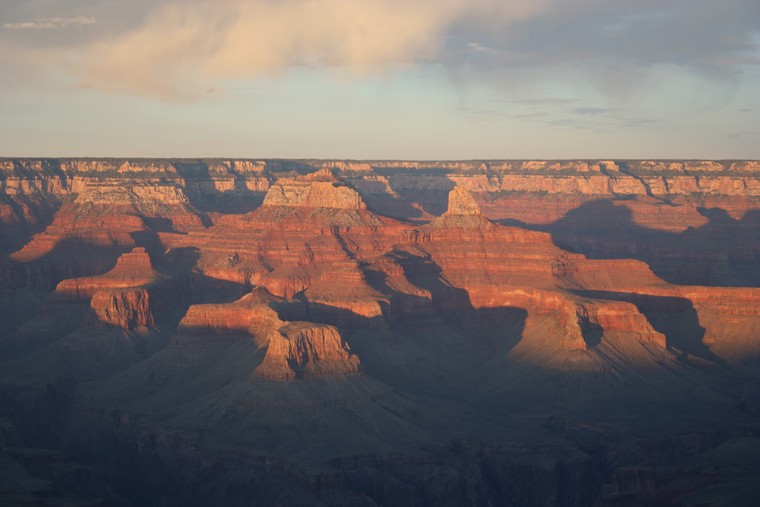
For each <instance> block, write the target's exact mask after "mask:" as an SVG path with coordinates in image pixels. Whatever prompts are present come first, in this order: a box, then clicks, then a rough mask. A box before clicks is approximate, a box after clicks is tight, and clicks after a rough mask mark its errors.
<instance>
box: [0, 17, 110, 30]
mask: <svg viewBox="0 0 760 507" xmlns="http://www.w3.org/2000/svg"><path fill="white" fill-rule="evenodd" d="M96 23H97V20H96V19H95V18H93V17H85V16H77V17H74V18H37V19H33V20H30V21H20V22H16V23H3V25H2V27H3V28H4V29H6V30H52V29H55V28H67V27H70V26H86V25H94V24H96Z"/></svg>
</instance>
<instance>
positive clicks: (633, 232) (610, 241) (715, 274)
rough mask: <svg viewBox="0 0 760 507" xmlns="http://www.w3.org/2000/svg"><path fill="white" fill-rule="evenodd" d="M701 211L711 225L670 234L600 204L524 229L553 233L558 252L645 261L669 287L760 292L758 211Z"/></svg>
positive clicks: (612, 206)
mask: <svg viewBox="0 0 760 507" xmlns="http://www.w3.org/2000/svg"><path fill="white" fill-rule="evenodd" d="M699 212H700V213H701V214H702V215H703V216H705V217H706V218H707V219H708V220H709V221H708V223H706V224H705V225H703V226H701V227H697V228H689V229H687V230H686V231H684V232H682V233H671V232H666V231H659V230H655V229H649V228H646V227H642V226H640V225H638V224H637V223H636V222H635V220H634V218H633V214H632V212H631V210H629V209H628V208H627V207H625V206H616V205H615V204H613V201H610V200H600V201H592V202H588V203H586V204H583V205H582V206H580V207H578V208H576V209H575V210H573V211H571V212H569V213H568V214H567V215H566V216H565V217H563V218H562V219H560V220H558V221H556V222H554V223H552V224H550V225H548V226H545V227H535V226H525V225H524V224H523V225H522V226H523V227H527V228H530V229H534V230H543V231H546V232H549V233H551V234H552V237H553V239H554V242H555V244H556V245H557V246H559V247H560V248H564V249H566V250H570V251H572V252H577V253H581V254H584V255H586V256H587V257H589V258H592V259H625V258H632V259H638V260H641V261H643V262H646V263H647V264H648V265H649V266H650V267H651V269H652V271H654V273H655V274H656V275H657V276H659V277H660V278H662V279H663V280H665V281H667V282H669V283H673V284H679V285H706V286H739V287H741V286H754V287H760V256H759V255H758V252H759V251H760V211H758V210H752V211H749V212H747V213H746V215H745V216H744V217H743V218H742V219H741V220H735V219H733V218H731V217H730V216H729V215H728V213H727V212H726V211H725V210H723V209H720V208H710V209H706V208H699ZM511 222H512V224H514V222H515V221H511ZM502 223H505V224H506V222H504V221H502Z"/></svg>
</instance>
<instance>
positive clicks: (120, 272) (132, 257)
mask: <svg viewBox="0 0 760 507" xmlns="http://www.w3.org/2000/svg"><path fill="white" fill-rule="evenodd" d="M164 279H165V277H163V276H162V275H161V274H160V273H158V272H157V271H156V270H155V269H153V264H152V263H151V260H150V256H149V255H148V253H147V252H146V251H145V249H144V248H142V247H138V248H134V249H133V250H132V251H131V252H129V253H125V254H122V255H121V256H120V257H119V259H118V260H117V261H116V266H114V267H113V269H111V270H110V271H109V272H107V273H105V274H102V275H98V276H90V277H83V278H71V279H68V280H63V281H62V282H61V283H59V284H58V286H57V287H56V292H57V293H58V294H61V295H63V296H67V297H71V298H75V299H88V298H91V297H92V296H93V295H94V294H95V292H97V291H99V290H103V289H120V288H131V287H142V286H147V285H151V284H156V283H158V282H161V281H163V280H164Z"/></svg>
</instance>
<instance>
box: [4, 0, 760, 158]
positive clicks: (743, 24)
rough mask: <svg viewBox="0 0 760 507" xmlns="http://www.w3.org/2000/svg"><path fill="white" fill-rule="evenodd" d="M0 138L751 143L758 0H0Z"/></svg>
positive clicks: (543, 153)
mask: <svg viewBox="0 0 760 507" xmlns="http://www.w3.org/2000/svg"><path fill="white" fill-rule="evenodd" d="M0 156H146V157H154V156H156V157H158V156H165V157H198V156H202V157H206V156H208V157H211V156H225V157H289V158H298V157H319V158H365V159H366V158H416V159H441V158H457V159H467V158H608V157H609V158H760V1H758V0H535V1H531V0H276V1H275V0H247V1H244V0H183V1H179V0H130V1H125V0H57V1H53V0H0Z"/></svg>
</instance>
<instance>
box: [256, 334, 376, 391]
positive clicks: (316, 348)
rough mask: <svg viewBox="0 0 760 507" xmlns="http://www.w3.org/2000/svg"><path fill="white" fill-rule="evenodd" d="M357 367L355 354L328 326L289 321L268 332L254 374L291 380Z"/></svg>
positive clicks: (356, 368)
mask: <svg viewBox="0 0 760 507" xmlns="http://www.w3.org/2000/svg"><path fill="white" fill-rule="evenodd" d="M360 370H361V364H360V362H359V358H358V357H356V356H355V355H353V354H352V353H351V349H350V348H349V347H348V344H346V343H345V342H344V341H343V338H342V337H341V336H340V333H339V332H338V330H337V329H336V328H334V327H332V326H325V325H319V324H312V323H310V322H292V323H290V324H287V325H285V326H283V327H281V328H280V329H279V330H278V331H277V332H276V333H272V334H271V335H270V339H269V348H268V349H267V355H266V357H265V358H264V362H263V363H261V365H259V366H258V367H257V368H256V375H258V376H260V377H263V378H267V379H270V380H278V381H292V380H295V379H297V378H301V377H319V376H324V375H337V374H344V375H345V374H351V373H357V372H359V371H360Z"/></svg>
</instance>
